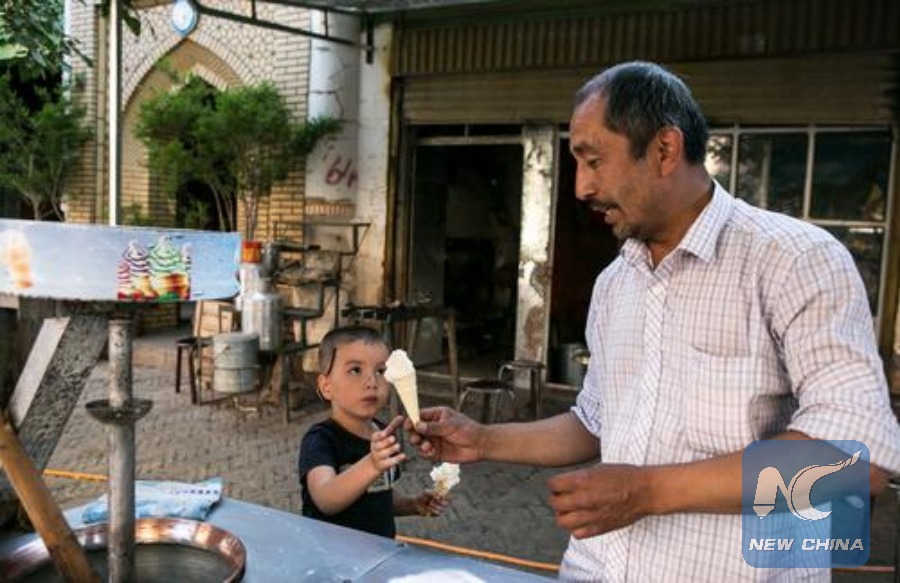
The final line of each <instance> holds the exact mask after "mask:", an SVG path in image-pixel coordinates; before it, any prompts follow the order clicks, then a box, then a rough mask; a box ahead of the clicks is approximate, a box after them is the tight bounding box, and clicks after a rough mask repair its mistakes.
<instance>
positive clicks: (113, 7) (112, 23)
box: [107, 0, 122, 225]
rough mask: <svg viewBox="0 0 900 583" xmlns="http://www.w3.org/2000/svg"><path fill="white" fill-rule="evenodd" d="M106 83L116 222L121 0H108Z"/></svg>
mask: <svg viewBox="0 0 900 583" xmlns="http://www.w3.org/2000/svg"><path fill="white" fill-rule="evenodd" d="M107 24H108V25H109V60H108V62H109V68H108V70H109V77H108V81H109V85H108V91H107V93H108V94H107V104H108V107H109V111H108V113H107V117H108V120H109V135H108V138H107V139H108V140H109V224H110V225H118V224H119V211H120V210H121V208H120V206H121V200H122V196H121V194H122V193H121V177H122V168H121V166H122V165H121V163H120V158H121V154H122V128H121V121H122V116H121V115H120V112H121V111H122V107H121V102H122V78H121V71H122V0H110V2H109V22H108V23H107Z"/></svg>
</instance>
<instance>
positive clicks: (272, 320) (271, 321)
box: [241, 277, 284, 351]
mask: <svg viewBox="0 0 900 583" xmlns="http://www.w3.org/2000/svg"><path fill="white" fill-rule="evenodd" d="M281 303H282V302H281V296H280V295H279V294H278V292H277V291H275V290H274V289H272V280H270V279H269V278H267V277H262V278H260V279H259V284H258V285H257V286H256V289H255V290H254V291H253V292H251V293H250V295H249V296H247V297H245V298H244V300H243V302H242V304H243V305H242V307H241V330H242V331H244V332H247V333H250V334H256V335H257V336H259V349H260V350H262V351H275V350H278V349H279V348H281V343H282V340H283V328H284V326H283V321H284V320H283V316H282V313H281Z"/></svg>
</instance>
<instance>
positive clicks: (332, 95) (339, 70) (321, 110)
mask: <svg viewBox="0 0 900 583" xmlns="http://www.w3.org/2000/svg"><path fill="white" fill-rule="evenodd" d="M311 14H312V31H313V32H315V33H318V34H323V35H325V34H327V35H329V36H333V37H337V38H341V39H348V40H357V39H359V34H360V25H359V19H358V17H356V16H354V15H349V14H336V13H333V12H327V11H320V10H313V11H311ZM310 43H311V47H310V59H309V100H308V107H309V118H314V117H317V116H329V117H336V118H338V119H340V120H341V121H342V124H343V127H342V129H341V132H340V133H339V134H337V135H335V136H332V137H330V138H328V139H326V140H323V141H322V142H321V143H320V144H319V145H318V146H317V147H316V149H315V150H314V151H313V152H312V153H311V154H310V155H309V157H308V158H307V161H306V207H307V214H310V213H309V211H312V213H311V214H321V213H322V212H323V211H325V210H326V208H327V207H328V206H330V205H329V203H331V204H334V203H347V204H355V202H356V185H357V182H358V176H357V168H358V161H359V155H358V151H357V150H358V127H357V126H358V120H359V74H360V71H359V69H360V59H361V57H362V49H360V48H359V47H351V46H346V45H339V44H336V43H332V42H329V41H327V40H322V39H317V38H313V39H312V40H311V41H310ZM322 203H325V204H324V205H323V204H322Z"/></svg>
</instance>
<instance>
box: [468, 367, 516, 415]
mask: <svg viewBox="0 0 900 583" xmlns="http://www.w3.org/2000/svg"><path fill="white" fill-rule="evenodd" d="M503 373H504V370H503V367H502V366H501V367H500V370H499V371H498V372H497V378H481V379H476V380H474V381H470V382H468V383H466V384H465V386H463V391H462V394H461V395H460V397H459V403H458V404H457V406H456V408H457V409H459V410H460V411H462V408H463V405H465V403H466V399H468V398H469V396H470V395H476V394H477V395H481V422H482V423H493V422H495V421H496V420H497V412H498V411H499V410H500V399H501V398H502V397H503V396H504V395H505V396H507V397H509V399H510V401H515V400H516V387H515V385H514V384H513V383H511V382H510V381H508V380H506V379H504V378H503ZM488 411H490V414H488Z"/></svg>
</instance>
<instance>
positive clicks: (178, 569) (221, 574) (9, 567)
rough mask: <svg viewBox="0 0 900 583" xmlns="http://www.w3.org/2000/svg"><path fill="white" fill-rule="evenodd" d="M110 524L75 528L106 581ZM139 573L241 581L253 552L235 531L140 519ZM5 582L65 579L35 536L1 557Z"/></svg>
mask: <svg viewBox="0 0 900 583" xmlns="http://www.w3.org/2000/svg"><path fill="white" fill-rule="evenodd" d="M107 526H108V525H107V523H101V524H95V525H92V526H86V527H83V528H79V529H76V530H75V536H76V537H78V542H80V543H81V545H82V547H84V549H85V552H86V553H87V556H88V560H89V561H90V563H91V565H93V567H94V569H95V570H96V571H97V572H98V573H99V574H100V578H101V579H102V580H104V581H105V580H106V579H107V576H108V573H107V571H108V570H107V551H106V548H107V541H108V529H107ZM134 532H135V542H136V543H137V545H136V547H135V561H134V562H135V574H136V575H137V576H138V578H139V580H140V581H141V583H152V582H156V581H159V582H167V583H168V582H171V581H179V582H181V583H190V582H194V581H196V582H198V583H199V582H203V583H206V582H208V581H224V582H227V583H231V582H236V581H240V580H241V578H242V577H243V576H244V565H245V563H246V561H247V551H246V549H245V548H244V544H243V543H242V542H241V541H240V540H239V539H238V538H237V537H235V536H234V535H232V534H231V533H229V532H227V531H225V530H223V529H221V528H218V527H216V526H213V525H211V524H208V523H206V522H197V521H195V520H186V519H182V518H141V519H138V520H136V521H135V527H134ZM0 573H2V574H3V576H4V577H6V579H3V580H4V581H48V582H50V581H60V578H59V575H58V573H57V572H56V567H55V566H54V565H53V562H52V560H51V559H50V555H49V553H48V552H47V547H45V546H44V541H42V540H41V539H40V538H39V537H33V538H29V539H28V541H27V542H25V543H24V544H22V545H21V546H19V547H17V548H15V549H14V550H13V551H12V552H11V553H9V554H7V555H6V556H0Z"/></svg>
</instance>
